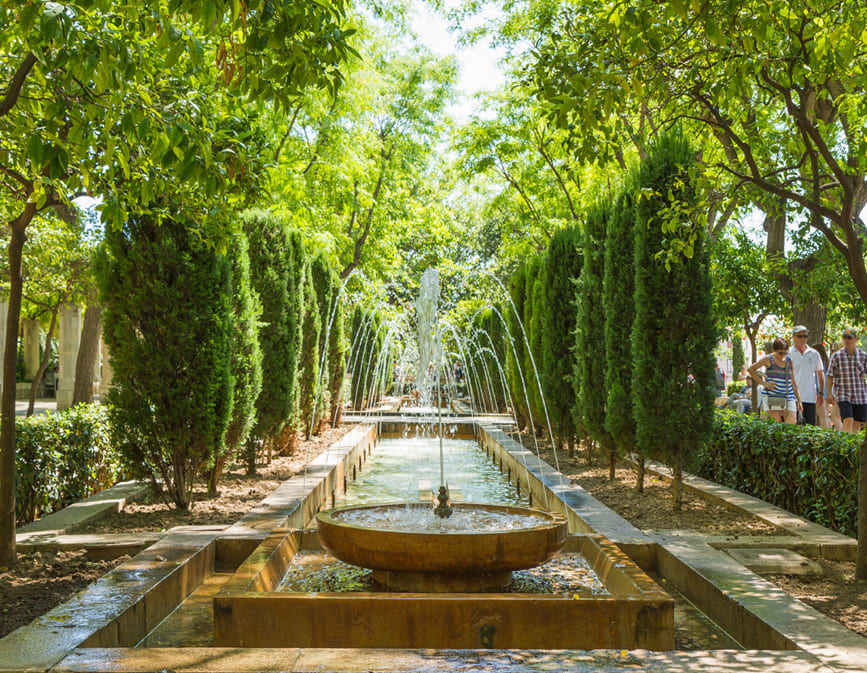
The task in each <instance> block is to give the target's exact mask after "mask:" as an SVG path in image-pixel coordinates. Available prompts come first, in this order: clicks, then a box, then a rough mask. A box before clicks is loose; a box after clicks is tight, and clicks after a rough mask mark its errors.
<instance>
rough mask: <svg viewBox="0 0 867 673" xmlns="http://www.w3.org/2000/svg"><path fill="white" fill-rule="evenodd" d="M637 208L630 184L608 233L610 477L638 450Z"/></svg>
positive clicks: (640, 478) (605, 298) (640, 486)
mask: <svg viewBox="0 0 867 673" xmlns="http://www.w3.org/2000/svg"><path fill="white" fill-rule="evenodd" d="M634 225H635V208H634V202H633V195H632V188H631V186H627V187H626V188H625V189H624V190H623V191H622V192H621V194H620V196H619V197H618V198H617V200H616V201H615V203H614V206H613V208H612V211H611V217H610V218H609V219H608V227H607V230H606V235H605V273H604V276H603V282H602V286H603V292H602V305H603V313H604V316H605V360H606V362H605V388H606V391H607V395H608V397H607V400H606V405H605V430H606V432H607V433H608V435H609V436H610V437H611V451H610V460H609V477H610V478H611V479H613V478H614V462H615V460H616V456H617V455H622V454H624V453H631V452H633V451H635V415H634V411H633V408H632V368H633V365H632V323H633V321H634V320H635V266H634V247H635V246H634V239H633V237H634ZM635 489H636V490H637V491H642V490H644V458H643V456H640V458H639V463H638V475H637V480H636V484H635Z"/></svg>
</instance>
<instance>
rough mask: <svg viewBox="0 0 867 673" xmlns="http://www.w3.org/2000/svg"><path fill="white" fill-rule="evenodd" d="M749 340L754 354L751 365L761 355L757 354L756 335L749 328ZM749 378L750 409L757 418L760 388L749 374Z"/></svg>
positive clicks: (751, 351)
mask: <svg viewBox="0 0 867 673" xmlns="http://www.w3.org/2000/svg"><path fill="white" fill-rule="evenodd" d="M747 339H749V341H750V353H752V356H751V359H750V364H753V363H755V361H756V360H757V359H758V355H759V354H758V352H756V335H755V334H754V333H753V332H751V331H750V330H749V328H748V329H747ZM747 377H748V378H749V380H750V381H749V382H750V405H751V407H750V409H751V410H752V413H754V414H755V415H756V416H758V415H759V386H758V384H757V383H756V381H755V379H753V377H752V376H750V375H749V374H747Z"/></svg>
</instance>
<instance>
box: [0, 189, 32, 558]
mask: <svg viewBox="0 0 867 673" xmlns="http://www.w3.org/2000/svg"><path fill="white" fill-rule="evenodd" d="M35 214H36V204H35V203H28V204H27V205H26V206H25V207H24V211H23V212H22V213H21V215H19V216H18V217H17V218H16V219H15V220H13V221H12V222H11V223H10V229H11V238H10V240H9V250H8V255H9V312H8V313H7V315H6V350H5V352H4V353H3V395H2V398H0V567H4V566H5V567H11V566H14V565H15V564H16V562H17V561H18V557H17V554H16V549H15V388H16V382H15V370H16V369H17V364H18V320H19V318H20V317H21V292H22V289H23V286H24V277H23V275H22V272H21V258H22V256H23V253H24V243H25V242H26V241H27V233H26V231H27V225H28V224H30V222H31V220H32V219H33V216H34V215H35Z"/></svg>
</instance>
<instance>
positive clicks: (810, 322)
mask: <svg viewBox="0 0 867 673" xmlns="http://www.w3.org/2000/svg"><path fill="white" fill-rule="evenodd" d="M827 316H828V307H827V306H825V305H824V304H820V303H819V302H816V301H811V302H808V303H805V304H801V305H797V304H794V303H793V304H792V318H793V324H794V325H803V326H804V327H806V328H807V329H808V330H809V332H810V338H811V339H812V340H814V341H818V342H820V343H822V342H824V341H825V321H826V318H827ZM790 341H791V339H790Z"/></svg>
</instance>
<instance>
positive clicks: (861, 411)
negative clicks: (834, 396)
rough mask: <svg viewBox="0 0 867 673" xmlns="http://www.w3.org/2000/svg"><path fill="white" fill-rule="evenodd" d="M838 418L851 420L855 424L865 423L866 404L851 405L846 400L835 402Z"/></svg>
mask: <svg viewBox="0 0 867 673" xmlns="http://www.w3.org/2000/svg"><path fill="white" fill-rule="evenodd" d="M837 407H838V408H839V409H840V418H842V419H844V420H845V419H847V418H851V419H852V420H854V421H855V422H856V423H867V404H852V403H851V402H849V401H848V400H837Z"/></svg>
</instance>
